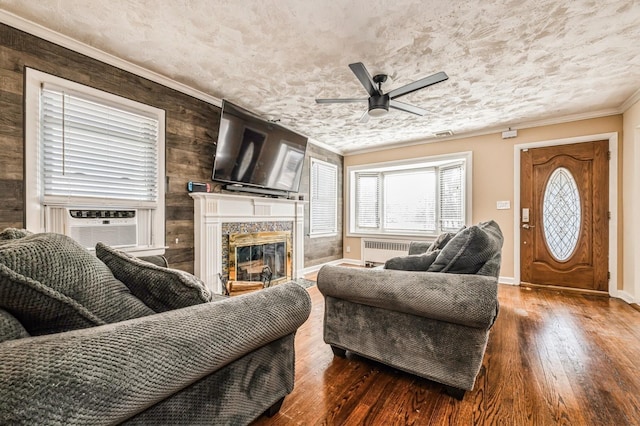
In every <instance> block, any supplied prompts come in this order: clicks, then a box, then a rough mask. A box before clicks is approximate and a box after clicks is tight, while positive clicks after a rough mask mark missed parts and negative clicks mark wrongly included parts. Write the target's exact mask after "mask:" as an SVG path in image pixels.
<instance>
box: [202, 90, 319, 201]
mask: <svg viewBox="0 0 640 426" xmlns="http://www.w3.org/2000/svg"><path fill="white" fill-rule="evenodd" d="M306 149H307V138H306V137H304V136H302V135H300V134H298V133H296V132H294V131H292V130H289V129H287V128H285V127H283V126H280V125H278V124H276V123H273V122H270V121H267V120H265V119H262V118H260V117H258V116H257V115H255V114H253V113H252V112H250V111H247V110H245V109H243V108H241V107H239V106H237V105H234V104H232V103H231V102H229V101H226V100H223V101H222V118H221V120H220V131H219V133H218V142H217V145H216V154H215V159H214V162H213V175H212V179H213V180H215V181H219V182H226V183H229V184H233V185H243V186H249V187H254V188H266V189H272V190H276V191H282V192H298V187H299V186H300V177H301V175H302V166H303V164H304V155H305V151H306Z"/></svg>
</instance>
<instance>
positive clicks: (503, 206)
mask: <svg viewBox="0 0 640 426" xmlns="http://www.w3.org/2000/svg"><path fill="white" fill-rule="evenodd" d="M510 208H511V201H497V202H496V209H498V210H509V209H510Z"/></svg>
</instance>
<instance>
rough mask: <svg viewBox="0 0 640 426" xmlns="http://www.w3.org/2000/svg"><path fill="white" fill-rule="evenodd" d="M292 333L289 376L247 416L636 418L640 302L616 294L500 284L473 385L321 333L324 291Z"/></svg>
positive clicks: (314, 292)
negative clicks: (281, 391)
mask: <svg viewBox="0 0 640 426" xmlns="http://www.w3.org/2000/svg"><path fill="white" fill-rule="evenodd" d="M309 293H310V294H311V299H312V302H313V308H312V312H311V316H310V318H309V320H308V321H307V322H306V323H305V324H304V325H303V326H302V327H301V328H300V329H299V331H298V334H297V335H296V382H295V388H294V390H293V392H292V393H291V394H290V395H289V396H287V397H286V398H285V400H284V404H283V406H282V408H281V410H280V412H279V413H278V414H276V415H275V416H274V417H272V418H268V417H266V416H262V417H260V418H259V419H257V420H256V421H255V422H254V425H256V426H257V425H485V424H486V425H640V312H638V311H636V310H634V309H633V308H632V307H631V306H629V305H627V304H626V303H624V302H622V301H620V300H618V299H610V298H605V297H598V296H591V295H584V294H575V293H562V292H559V291H554V290H547V289H524V288H519V287H516V286H506V285H501V286H500V289H499V300H500V314H499V316H498V319H497V321H496V323H495V325H494V327H493V329H492V330H491V334H490V337H489V343H488V346H487V352H486V354H485V357H484V362H483V366H482V369H481V370H480V374H479V375H478V378H477V380H476V385H475V388H474V390H473V391H471V392H467V393H466V394H465V397H464V399H463V400H462V401H457V400H455V399H453V398H451V397H449V396H448V395H446V394H445V393H443V389H442V386H441V385H439V384H437V383H434V382H430V381H428V380H426V379H422V378H419V377H415V376H412V375H410V374H406V373H403V372H400V371H397V370H395V369H393V368H390V367H387V366H385V365H382V364H379V363H376V362H373V361H370V360H367V359H365V358H362V357H359V356H357V355H353V354H350V353H348V354H347V358H346V359H342V358H334V356H333V353H332V352H331V349H330V348H329V346H328V345H326V344H325V343H324V342H323V340H322V319H323V310H324V300H323V297H322V295H321V294H320V293H319V291H318V289H317V288H316V287H312V288H310V289H309Z"/></svg>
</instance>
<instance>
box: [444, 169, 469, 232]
mask: <svg viewBox="0 0 640 426" xmlns="http://www.w3.org/2000/svg"><path fill="white" fill-rule="evenodd" d="M439 172H440V176H439V181H440V228H441V229H442V230H443V231H455V230H458V229H460V228H461V227H462V226H463V225H464V187H463V185H464V170H463V166H462V164H456V165H453V166H449V167H442V168H440V169H439Z"/></svg>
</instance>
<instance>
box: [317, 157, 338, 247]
mask: <svg viewBox="0 0 640 426" xmlns="http://www.w3.org/2000/svg"><path fill="white" fill-rule="evenodd" d="M310 187H311V206H310V209H311V221H310V222H311V225H310V234H311V235H316V236H317V235H326V234H335V233H336V232H338V229H337V227H338V225H337V223H338V220H337V214H338V167H337V166H336V165H334V164H330V163H326V162H324V161H320V160H316V159H315V158H312V159H311V185H310Z"/></svg>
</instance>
